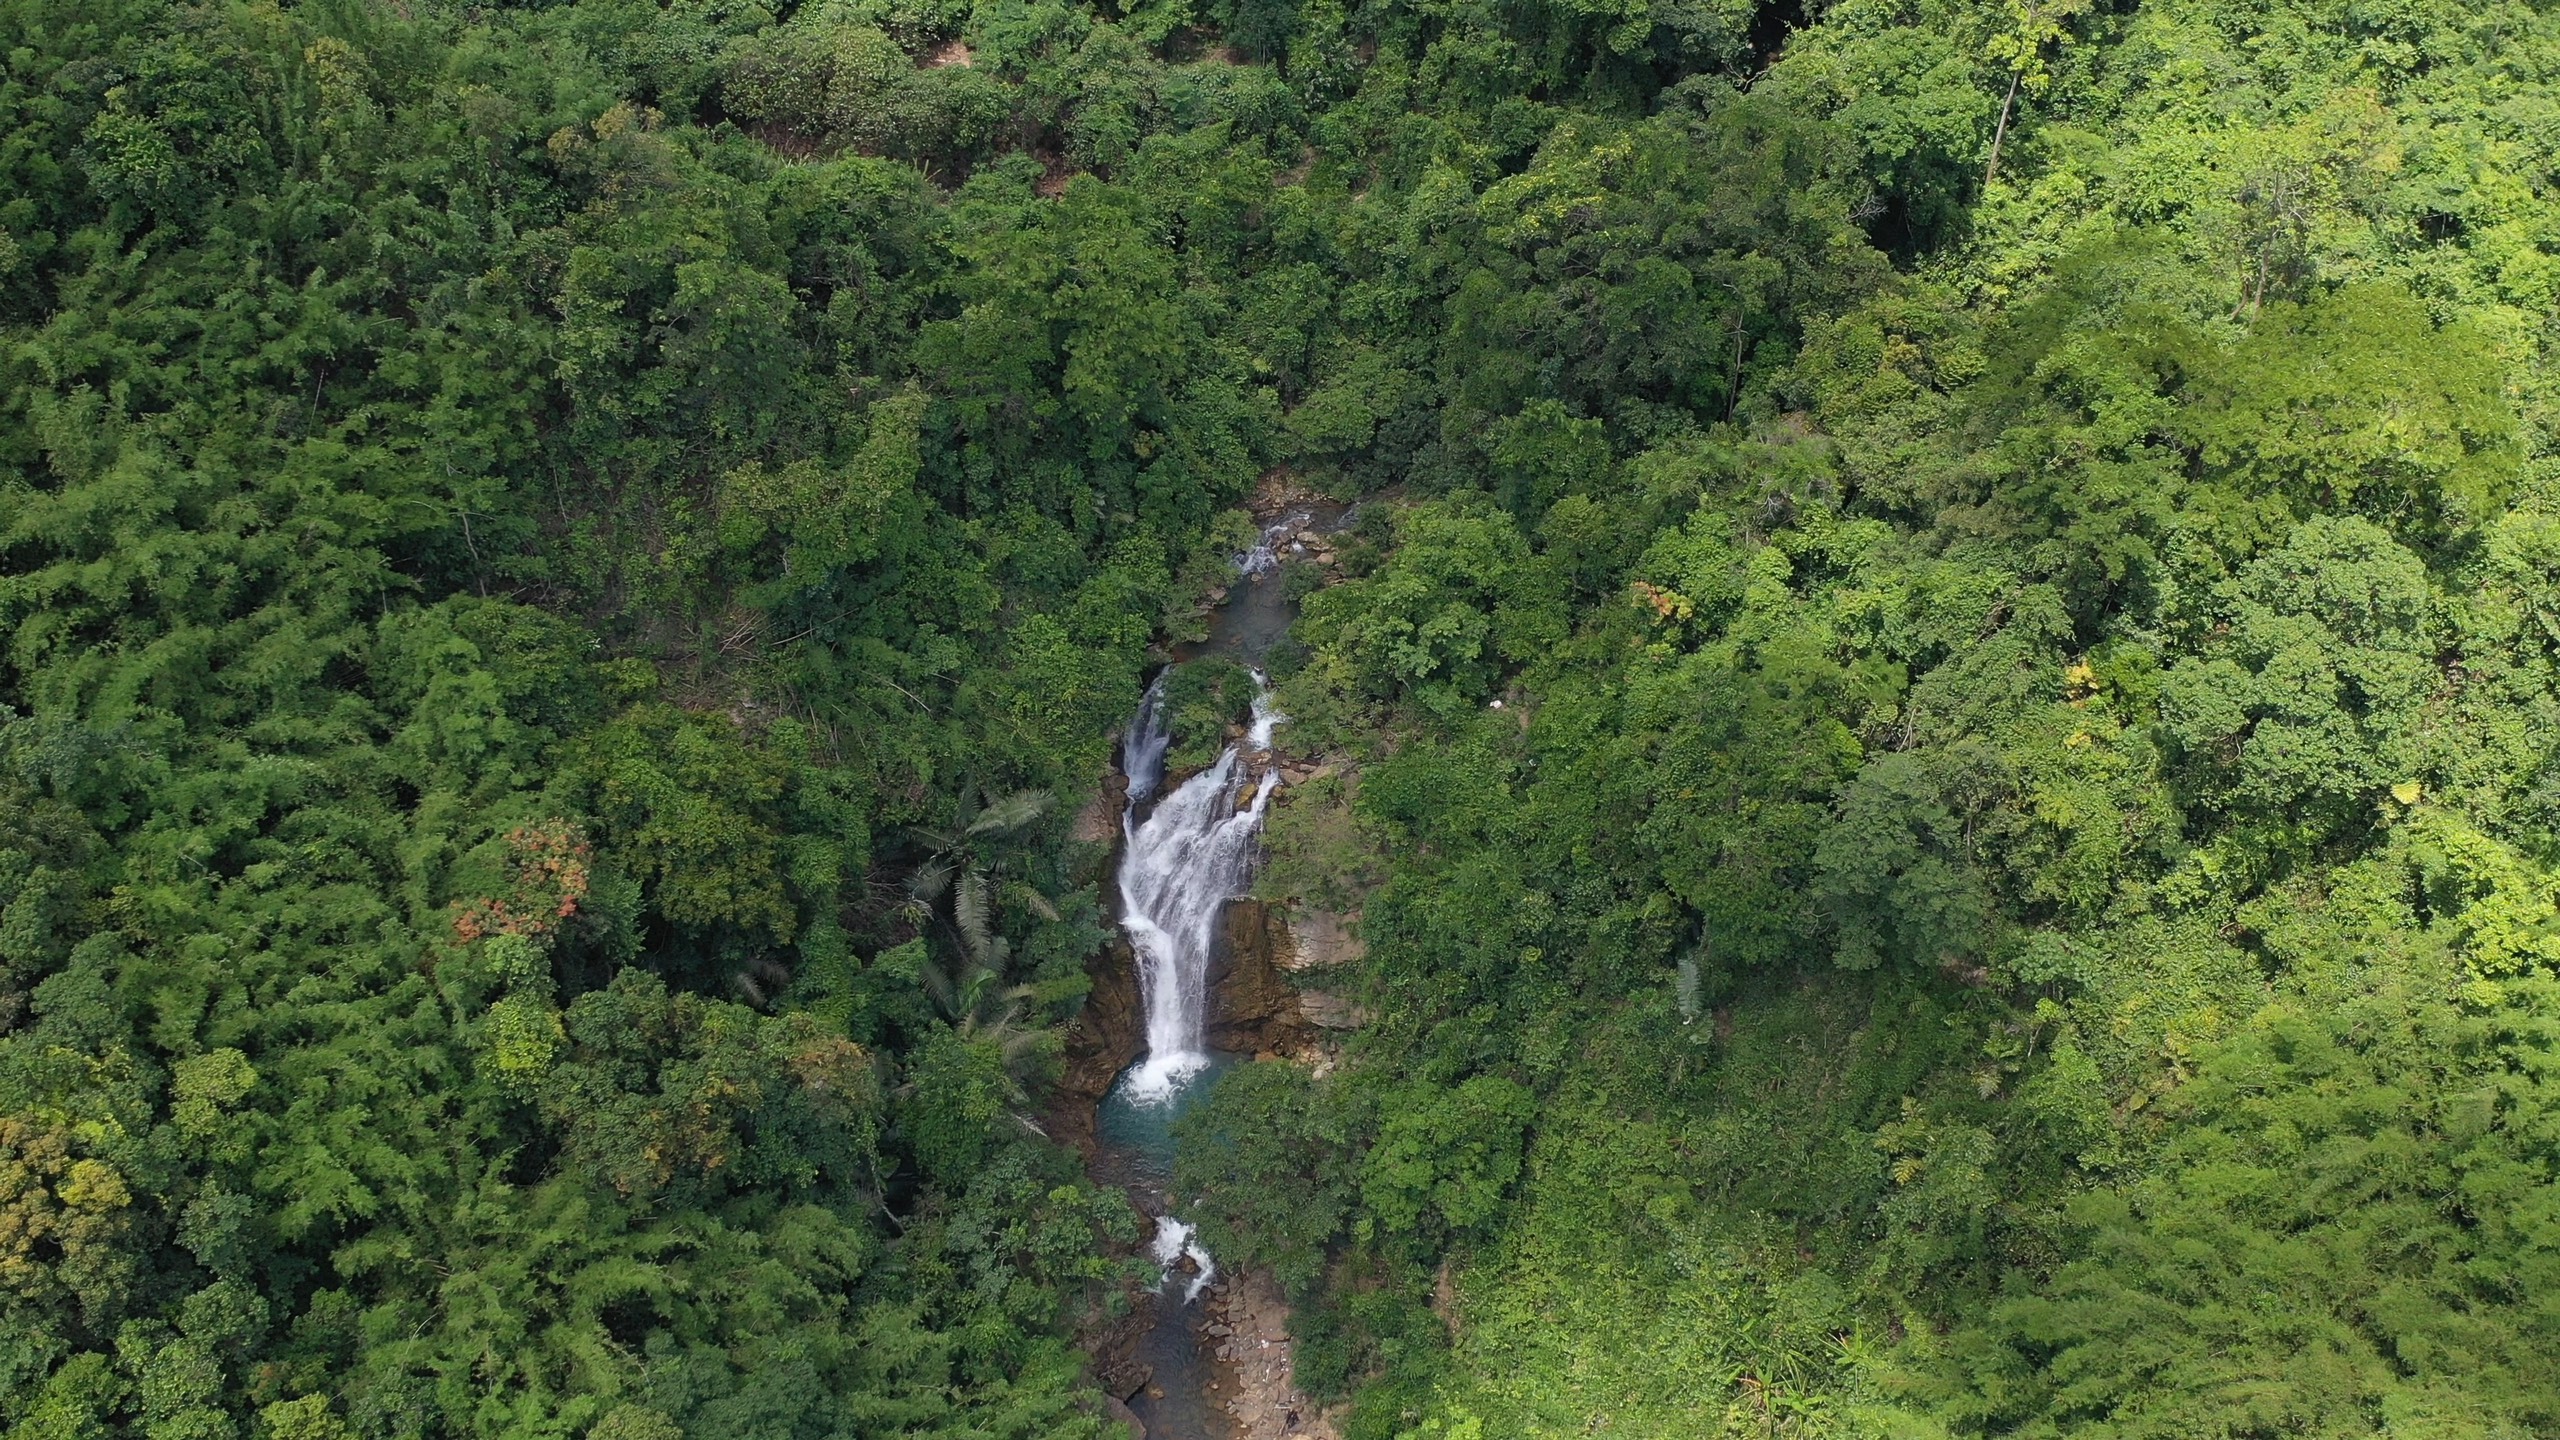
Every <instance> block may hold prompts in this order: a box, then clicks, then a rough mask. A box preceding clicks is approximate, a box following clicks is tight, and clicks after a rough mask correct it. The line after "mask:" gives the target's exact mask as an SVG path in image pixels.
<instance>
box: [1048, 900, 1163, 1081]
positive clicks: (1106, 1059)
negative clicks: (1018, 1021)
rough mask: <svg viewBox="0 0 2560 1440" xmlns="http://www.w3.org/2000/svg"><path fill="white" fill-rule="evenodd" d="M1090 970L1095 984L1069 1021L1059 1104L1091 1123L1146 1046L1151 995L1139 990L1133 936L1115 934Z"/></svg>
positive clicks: (1089, 975)
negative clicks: (1143, 995) (1129, 938)
mask: <svg viewBox="0 0 2560 1440" xmlns="http://www.w3.org/2000/svg"><path fill="white" fill-rule="evenodd" d="M1085 974H1086V976H1087V977H1088V978H1090V979H1091V980H1092V981H1093V989H1092V991H1091V992H1090V993H1088V994H1087V995H1086V996H1085V999H1084V1009H1083V1010H1081V1011H1079V1012H1078V1013H1077V1015H1076V1018H1075V1020H1074V1022H1073V1023H1071V1024H1070V1025H1068V1026H1067V1033H1066V1048H1065V1054H1064V1059H1065V1062H1066V1066H1065V1073H1064V1074H1062V1075H1061V1076H1060V1077H1059V1079H1058V1097H1059V1101H1060V1102H1061V1103H1060V1104H1058V1105H1057V1106H1056V1107H1055V1109H1056V1111H1057V1112H1058V1113H1059V1114H1061V1115H1064V1114H1066V1113H1068V1112H1074V1113H1078V1114H1081V1115H1082V1116H1083V1117H1084V1121H1085V1125H1086V1127H1087V1128H1088V1129H1090V1127H1091V1125H1092V1121H1093V1107H1094V1106H1095V1105H1097V1104H1099V1103H1101V1100H1102V1097H1103V1096H1104V1095H1107V1094H1109V1093H1110V1091H1111V1081H1112V1079H1113V1078H1114V1077H1116V1076H1117V1075H1119V1073H1120V1072H1121V1071H1122V1070H1125V1069H1127V1068H1128V1066H1129V1064H1130V1062H1131V1061H1134V1060H1136V1059H1137V1058H1138V1052H1139V1051H1141V1050H1143V1049H1145V1048H1146V1035H1147V1014H1146V1001H1145V1000H1144V999H1143V998H1141V997H1140V995H1139V994H1138V969H1137V965H1136V963H1135V961H1134V960H1133V959H1132V958H1131V956H1130V954H1129V942H1128V941H1127V940H1126V939H1125V938H1123V937H1121V936H1119V935H1116V934H1115V935H1114V936H1113V937H1112V939H1111V943H1110V944H1108V945H1105V946H1104V947H1102V949H1101V950H1100V951H1098V952H1096V954H1095V955H1094V958H1093V961H1092V963H1091V964H1089V965H1087V966H1086V967H1085Z"/></svg>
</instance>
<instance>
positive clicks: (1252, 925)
mask: <svg viewBox="0 0 2560 1440" xmlns="http://www.w3.org/2000/svg"><path fill="white" fill-rule="evenodd" d="M1224 950H1225V953H1224V954H1223V955H1222V956H1220V957H1219V959H1218V961H1217V962H1216V963H1215V964H1213V965H1212V966H1211V967H1210V971H1209V1043H1210V1044H1212V1045H1215V1046H1216V1047H1218V1048H1219V1049H1221V1050H1229V1051H1233V1052H1235V1053H1237V1054H1239V1055H1254V1056H1260V1055H1294V1054H1296V1053H1297V1052H1298V1051H1300V1050H1302V1049H1304V1048H1306V1046H1307V1045H1308V1044H1310V1043H1311V1042H1312V1041H1313V1040H1314V1039H1315V1035H1314V1031H1313V1027H1311V1026H1309V1025H1308V1024H1307V1021H1306V1017H1305V1016H1303V1015H1301V1014H1300V1013H1299V1010H1298V987H1296V986H1294V985H1292V984H1290V983H1289V980H1288V977H1287V976H1286V975H1285V974H1283V973H1282V968H1283V967H1282V965H1281V963H1280V961H1281V957H1285V956H1287V955H1290V954H1291V953H1292V949H1291V946H1290V941H1289V925H1288V921H1287V920H1286V919H1285V918H1283V916H1282V915H1281V912H1279V911H1278V910H1275V909H1273V908H1272V907H1271V906H1269V905H1266V904H1264V903H1263V902H1261V901H1259V900H1237V901H1234V902H1232V903H1230V904H1229V905H1228V906H1227V913H1226V934H1225V946H1224Z"/></svg>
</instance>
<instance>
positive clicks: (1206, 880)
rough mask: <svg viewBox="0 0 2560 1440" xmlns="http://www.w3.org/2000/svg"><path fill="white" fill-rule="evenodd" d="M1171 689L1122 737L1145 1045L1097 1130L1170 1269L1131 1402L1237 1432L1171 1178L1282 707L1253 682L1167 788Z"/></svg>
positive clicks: (1131, 929)
mask: <svg viewBox="0 0 2560 1440" xmlns="http://www.w3.org/2000/svg"><path fill="white" fill-rule="evenodd" d="M1256 679H1257V681H1258V680H1259V679H1260V677H1259V676H1258V675H1257V677H1256ZM1163 691H1164V681H1163V678H1162V677H1161V676H1159V677H1158V679H1157V681H1156V683H1155V684H1154V685H1153V686H1151V687H1149V689H1148V691H1147V697H1146V700H1145V702H1144V703H1143V704H1142V705H1141V706H1140V707H1139V710H1138V714H1137V716H1136V717H1135V719H1134V720H1132V722H1131V723H1130V726H1129V733H1128V737H1127V739H1126V740H1125V741H1124V742H1123V743H1122V749H1121V764H1122V766H1123V769H1124V771H1125V773H1126V774H1127V776H1128V782H1129V799H1128V804H1127V808H1126V809H1125V811H1124V812H1123V813H1122V816H1121V835H1122V846H1121V854H1120V873H1119V888H1120V925H1121V928H1122V930H1123V931H1124V932H1125V933H1126V934H1127V936H1128V938H1129V949H1130V953H1131V956H1132V958H1133V961H1134V963H1135V965H1136V966H1137V971H1138V988H1139V993H1140V996H1141V997H1142V1000H1143V1002H1144V1005H1145V1013H1146V1046H1147V1048H1146V1052H1145V1053H1144V1054H1143V1055H1141V1056H1140V1057H1139V1058H1138V1060H1137V1063H1135V1064H1133V1065H1131V1066H1130V1067H1129V1068H1128V1069H1127V1070H1125V1071H1123V1072H1122V1073H1121V1075H1120V1078H1119V1080H1118V1082H1117V1083H1115V1084H1114V1085H1113V1086H1112V1088H1111V1093H1110V1094H1109V1095H1107V1096H1105V1097H1104V1099H1103V1102H1102V1107H1101V1113H1100V1115H1099V1117H1098V1125H1097V1129H1098V1131H1099V1135H1100V1138H1101V1141H1102V1143H1103V1145H1104V1146H1106V1147H1107V1148H1109V1149H1110V1150H1112V1151H1114V1152H1116V1153H1117V1158H1118V1159H1119V1161H1120V1164H1121V1166H1122V1167H1123V1168H1124V1169H1125V1173H1127V1175H1128V1177H1129V1179H1130V1180H1131V1182H1132V1183H1131V1193H1132V1195H1133V1196H1134V1197H1135V1198H1136V1199H1137V1200H1138V1202H1139V1204H1140V1205H1141V1207H1143V1208H1144V1209H1145V1210H1146V1211H1147V1213H1148V1215H1149V1216H1150V1217H1151V1218H1152V1219H1153V1221H1154V1223H1155V1227H1156V1229H1155V1235H1154V1239H1153V1249H1154V1255H1155V1259H1156V1262H1157V1263H1158V1264H1159V1265H1160V1266H1162V1267H1163V1273H1162V1278H1161V1280H1160V1281H1159V1282H1158V1284H1157V1286H1156V1294H1155V1301H1154V1304H1155V1316H1154V1324H1153V1325H1152V1326H1151V1327H1150V1328H1149V1330H1148V1332H1147V1335H1146V1338H1145V1339H1144V1341H1143V1342H1142V1343H1141V1346H1140V1351H1141V1356H1140V1358H1141V1359H1142V1360H1143V1361H1144V1362H1145V1363H1146V1364H1147V1366H1148V1367H1149V1369H1150V1371H1151V1372H1152V1374H1151V1376H1150V1379H1149V1382H1148V1384H1147V1387H1146V1389H1145V1390H1144V1391H1143V1392H1142V1393H1141V1394H1140V1395H1138V1396H1137V1397H1135V1398H1133V1399H1132V1400H1131V1402H1130V1408H1131V1409H1132V1410H1133V1411H1135V1412H1136V1414H1137V1416H1138V1418H1139V1419H1140V1420H1141V1421H1142V1422H1143V1423H1145V1425H1146V1426H1147V1434H1148V1435H1149V1437H1150V1440H1216V1437H1220V1436H1223V1435H1225V1434H1226V1433H1228V1432H1227V1428H1226V1426H1225V1424H1224V1423H1223V1422H1224V1420H1225V1418H1226V1417H1225V1414H1224V1412H1223V1411H1222V1410H1221V1408H1220V1406H1219V1404H1218V1402H1217V1398H1216V1393H1215V1391H1214V1389H1213V1388H1212V1387H1213V1386H1214V1385H1215V1384H1216V1381H1215V1380H1214V1378H1213V1377H1214V1373H1215V1371H1216V1365H1215V1362H1214V1359H1213V1357H1211V1356H1210V1355H1208V1354H1205V1353H1203V1347H1202V1344H1201V1337H1200V1335H1199V1333H1198V1328H1199V1321H1200V1316H1199V1315H1198V1314H1197V1312H1196V1308H1195V1307H1197V1306H1198V1304H1199V1302H1200V1298H1201V1295H1202V1293H1203V1292H1204V1291H1205V1290H1206V1289H1207V1288H1208V1287H1209V1285H1210V1284H1211V1283H1212V1282H1213V1281H1214V1280H1215V1279H1216V1278H1217V1261H1216V1259H1215V1257H1213V1256H1211V1255H1210V1254H1209V1253H1208V1251H1207V1250H1205V1249H1203V1248H1202V1247H1201V1245H1200V1243H1199V1241H1198V1239H1197V1238H1196V1237H1195V1236H1194V1235H1193V1233H1192V1231H1191V1227H1189V1226H1188V1225H1186V1224H1184V1223H1183V1222H1182V1221H1181V1220H1179V1219H1177V1218H1175V1216H1174V1214H1173V1210H1174V1197H1173V1196H1172V1195H1170V1194H1169V1193H1168V1192H1167V1190H1166V1188H1165V1187H1166V1185H1167V1184H1168V1183H1169V1181H1170V1178H1171V1170H1172V1162H1173V1135H1172V1128H1173V1122H1174V1121H1175V1120H1176V1119H1178V1118H1180V1116H1181V1114H1182V1112H1183V1111H1184V1110H1186V1109H1187V1108H1189V1106H1190V1105H1191V1104H1192V1103H1193V1102H1195V1101H1196V1100H1197V1099H1198V1098H1199V1097H1200V1096H1201V1095H1202V1094H1204V1093H1206V1091H1207V1088H1208V1086H1209V1084H1210V1083H1211V1082H1212V1081H1213V1080H1214V1079H1215V1078H1216V1076H1217V1072H1218V1071H1219V1070H1221V1069H1223V1068H1224V1067H1225V1066H1226V1065H1227V1064H1228V1063H1229V1062H1230V1060H1231V1059H1232V1058H1233V1057H1230V1056H1227V1055H1224V1054H1221V1053H1219V1052H1217V1051H1215V1050H1213V1049H1211V1048H1210V1045H1209V967H1210V964H1211V962H1212V960H1213V959H1214V958H1215V956H1214V953H1213V952H1214V947H1215V945H1216V943H1217V935H1218V926H1219V920H1220V917H1221V916H1222V914H1223V913H1224V911H1225V909H1226V906H1227V902H1228V901H1230V900H1233V899H1235V898H1237V897H1239V896H1241V895H1243V894H1244V893H1245V890H1246V887H1247V886H1248V885H1249V884H1250V882H1251V880H1252V874H1253V862H1254V859H1255V856H1256V853H1257V849H1258V842H1259V838H1260V835H1261V831H1262V818H1263V814H1264V812H1265V810H1266V809H1267V808H1268V806H1269V805H1270V803H1271V793H1272V791H1273V789H1274V788H1276V787H1277V785H1278V784H1279V775H1278V773H1277V772H1276V771H1275V770H1273V769H1272V768H1271V767H1270V766H1269V764H1268V763H1267V762H1268V759H1269V752H1270V747H1271V732H1272V727H1273V726H1275V725H1276V724H1278V723H1279V720H1280V718H1281V717H1280V716H1279V715H1278V714H1277V713H1276V712H1274V711H1273V710H1272V708H1271V699H1270V695H1269V693H1268V692H1267V690H1265V691H1262V692H1261V693H1258V694H1257V695H1256V697H1255V700H1254V710H1253V725H1252V727H1251V729H1250V730H1249V731H1248V732H1247V734H1246V735H1245V736H1244V738H1242V739H1241V740H1239V741H1238V742H1237V743H1235V744H1232V745H1229V746H1228V747H1226V749H1225V751H1224V752H1223V753H1222V754H1220V755H1219V757H1218V760H1217V763H1216V764H1214V765H1212V766H1210V767H1209V768H1208V769H1206V770H1203V771H1201V772H1200V773H1198V774H1196V775H1193V776H1191V777H1189V778H1188V779H1185V780H1183V781H1182V782H1181V783H1180V784H1178V785H1176V786H1175V787H1174V788H1173V789H1172V790H1171V792H1169V793H1160V792H1163V787H1164V781H1165V776H1164V756H1165V749H1166V736H1165V728H1164V716H1163V713H1162V712H1163Z"/></svg>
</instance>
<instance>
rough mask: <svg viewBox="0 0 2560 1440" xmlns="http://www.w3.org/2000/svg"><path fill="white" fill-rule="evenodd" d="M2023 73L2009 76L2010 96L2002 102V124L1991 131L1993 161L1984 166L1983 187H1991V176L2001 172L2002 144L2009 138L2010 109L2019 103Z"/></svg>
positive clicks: (1986, 188)
mask: <svg viewBox="0 0 2560 1440" xmlns="http://www.w3.org/2000/svg"><path fill="white" fill-rule="evenodd" d="M2025 78H2026V77H2025V76H2023V75H2012V76H2010V77H2009V94H2008V98H2006V99H2004V100H2002V101H2001V102H2000V124H1999V126H1998V127H1997V128H1996V129H1994V130H1993V131H1992V132H1991V163H1990V164H1988V165H1985V166H1983V167H1982V188H1983V189H1985V190H1988V189H1990V188H1991V177H1993V176H1994V175H1997V174H1999V173H2000V144H2001V142H2002V141H2004V140H2006V139H2008V138H2009V109H2010V107H2011V106H2014V105H2016V104H2017V103H2018V82H2019V81H2020V80H2023V79H2025Z"/></svg>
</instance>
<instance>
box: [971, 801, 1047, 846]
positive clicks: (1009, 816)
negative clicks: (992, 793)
mask: <svg viewBox="0 0 2560 1440" xmlns="http://www.w3.org/2000/svg"><path fill="white" fill-rule="evenodd" d="M1055 798H1056V797H1054V796H1052V795H1051V794H1050V793H1049V792H1048V791H1046V790H1016V791H1014V792H1013V793H1012V794H1010V795H1007V796H1005V797H1004V798H1002V799H1000V800H995V801H991V802H989V803H988V805H987V808H986V809H984V810H981V811H979V812H978V818H977V819H975V820H972V821H970V822H969V830H968V833H969V834H971V835H993V834H998V833H1000V832H1005V831H1012V830H1019V829H1021V828H1022V827H1023V826H1025V825H1028V824H1030V823H1031V822H1032V821H1034V820H1037V819H1039V818H1040V817H1041V816H1043V815H1046V814H1048V813H1049V806H1050V804H1051V802H1052V801H1053V800H1054V799H1055Z"/></svg>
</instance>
